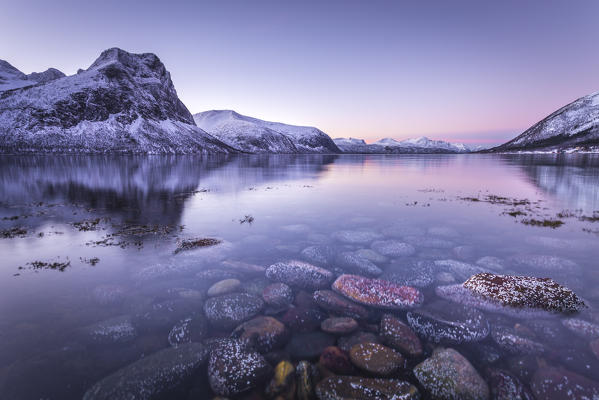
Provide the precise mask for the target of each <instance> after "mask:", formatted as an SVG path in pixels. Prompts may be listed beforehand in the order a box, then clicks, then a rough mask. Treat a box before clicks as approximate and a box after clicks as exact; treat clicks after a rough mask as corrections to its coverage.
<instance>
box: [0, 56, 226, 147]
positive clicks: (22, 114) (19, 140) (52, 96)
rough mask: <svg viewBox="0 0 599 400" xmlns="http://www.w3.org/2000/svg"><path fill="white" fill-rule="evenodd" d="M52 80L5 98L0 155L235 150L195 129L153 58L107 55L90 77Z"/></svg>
mask: <svg viewBox="0 0 599 400" xmlns="http://www.w3.org/2000/svg"><path fill="white" fill-rule="evenodd" d="M12 75H13V76H17V75H18V74H15V73H14V71H12ZM53 76H57V74H56V72H54V71H52V70H49V71H46V72H44V73H42V74H38V75H35V76H32V77H30V78H27V80H33V79H36V80H39V82H40V83H38V84H36V85H34V86H27V87H22V88H16V89H10V90H4V91H0V150H2V151H3V152H92V153H94V152H127V153H198V152H199V153H207V152H211V153H212V152H234V151H235V150H234V149H231V148H230V147H229V146H227V145H225V144H223V143H222V142H220V141H219V140H217V139H216V138H214V137H212V136H210V135H208V134H207V133H206V132H204V131H202V130H201V129H199V128H198V127H197V126H196V125H195V123H194V121H193V117H192V116H191V114H190V112H189V111H188V110H187V108H186V107H185V105H184V104H183V103H182V102H181V101H180V100H179V98H178V97H177V92H176V91H175V87H174V85H173V82H172V81H171V77H170V74H169V72H168V71H167V70H166V68H165V66H164V64H162V62H161V61H160V59H159V58H158V57H157V56H156V55H154V54H150V53H145V54H131V53H128V52H126V51H124V50H121V49H117V48H113V49H108V50H106V51H104V52H102V54H101V55H100V57H98V59H97V60H96V61H94V62H93V63H92V65H91V66H90V67H89V68H88V69H87V70H84V71H80V72H79V73H78V74H76V75H73V76H68V77H63V78H60V79H50V78H51V77H53ZM49 79H50V80H49ZM0 90H1V89H0Z"/></svg>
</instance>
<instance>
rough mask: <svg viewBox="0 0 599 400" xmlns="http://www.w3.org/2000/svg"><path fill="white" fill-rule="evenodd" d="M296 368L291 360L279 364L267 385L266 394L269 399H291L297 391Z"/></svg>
mask: <svg viewBox="0 0 599 400" xmlns="http://www.w3.org/2000/svg"><path fill="white" fill-rule="evenodd" d="M296 386H297V385H296V379H295V368H294V367H293V365H292V364H291V363H290V362H289V361H285V360H283V361H281V362H279V363H278V364H277V366H276V367H275V371H274V376H273V377H272V379H271V381H270V383H269V384H268V386H267V387H266V396H267V397H268V398H269V399H275V398H276V399H280V400H291V399H294V398H295V392H296Z"/></svg>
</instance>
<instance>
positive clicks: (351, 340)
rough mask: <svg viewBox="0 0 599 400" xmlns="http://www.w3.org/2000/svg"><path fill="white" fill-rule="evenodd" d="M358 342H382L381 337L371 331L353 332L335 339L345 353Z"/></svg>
mask: <svg viewBox="0 0 599 400" xmlns="http://www.w3.org/2000/svg"><path fill="white" fill-rule="evenodd" d="M360 343H382V340H381V338H379V337H378V336H377V335H375V334H374V333H371V332H362V331H358V332H354V333H352V334H351V335H349V336H342V337H340V338H339V339H338V340H337V345H338V346H339V348H340V349H341V350H343V351H345V352H347V353H349V351H350V350H351V348H352V347H354V345H356V344H360Z"/></svg>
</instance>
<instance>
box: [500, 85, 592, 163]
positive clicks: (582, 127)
mask: <svg viewBox="0 0 599 400" xmlns="http://www.w3.org/2000/svg"><path fill="white" fill-rule="evenodd" d="M576 150H595V151H599V92H596V93H593V94H590V95H588V96H584V97H581V98H580V99H578V100H576V101H574V102H572V103H570V104H568V105H566V106H564V107H562V108H560V109H559V110H557V111H555V112H554V113H552V114H551V115H549V116H548V117H546V118H544V119H543V120H541V121H539V122H537V123H536V124H534V125H533V126H532V127H530V128H529V129H527V130H526V131H525V132H524V133H522V134H521V135H520V136H518V137H516V138H515V139H513V140H511V141H509V142H507V143H505V144H503V145H501V146H499V147H495V148H494V149H491V150H490V151H492V152H513V151H576Z"/></svg>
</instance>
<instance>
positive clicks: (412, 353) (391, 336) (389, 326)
mask: <svg viewBox="0 0 599 400" xmlns="http://www.w3.org/2000/svg"><path fill="white" fill-rule="evenodd" d="M380 335H381V337H382V338H383V341H384V343H385V344H386V345H388V346H391V347H392V348H394V349H395V350H398V351H399V352H401V353H402V354H404V355H406V356H408V357H418V356H420V355H422V344H421V343H420V339H418V336H416V334H415V333H414V331H412V329H410V327H409V326H408V325H406V324H404V323H403V322H402V321H401V320H399V319H398V318H396V317H395V316H393V315H391V314H385V315H383V317H382V318H381V325H380Z"/></svg>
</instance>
